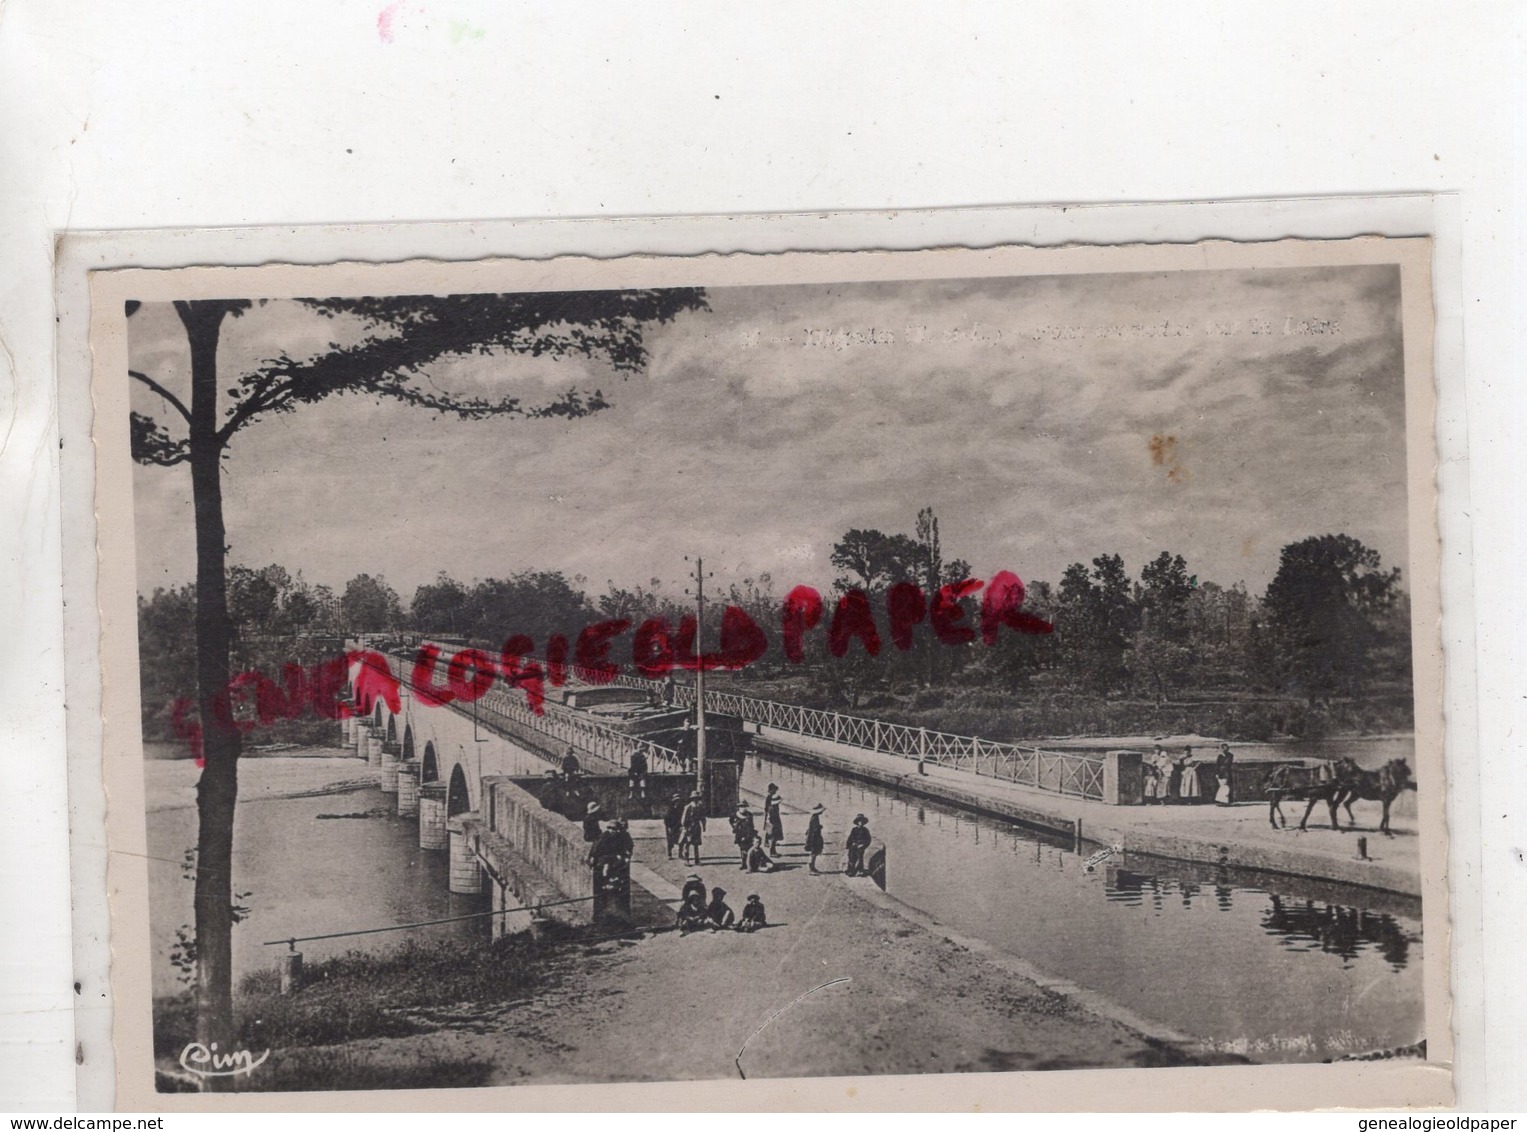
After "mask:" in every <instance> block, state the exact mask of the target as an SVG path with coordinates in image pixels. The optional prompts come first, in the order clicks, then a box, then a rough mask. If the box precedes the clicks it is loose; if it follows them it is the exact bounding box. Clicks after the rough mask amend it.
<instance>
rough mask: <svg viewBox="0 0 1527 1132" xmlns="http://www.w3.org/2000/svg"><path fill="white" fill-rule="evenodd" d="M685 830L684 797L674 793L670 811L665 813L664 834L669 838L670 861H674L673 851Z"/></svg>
mask: <svg viewBox="0 0 1527 1132" xmlns="http://www.w3.org/2000/svg"><path fill="white" fill-rule="evenodd" d="M683 830H684V795H682V794H680V793H679V792H678V791H674V794H673V797H671V798H669V799H668V809H666V810H665V811H663V833H664V834H666V835H667V838H668V859H669V860H670V861H671V860H673V851H674V849H675V848H676V847H677V846H678V844H679V835H680V834H681V833H682V832H683Z"/></svg>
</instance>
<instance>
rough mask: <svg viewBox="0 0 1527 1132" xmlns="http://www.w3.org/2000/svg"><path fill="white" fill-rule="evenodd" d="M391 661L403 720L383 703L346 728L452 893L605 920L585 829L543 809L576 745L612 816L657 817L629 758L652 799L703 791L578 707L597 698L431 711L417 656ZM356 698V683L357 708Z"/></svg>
mask: <svg viewBox="0 0 1527 1132" xmlns="http://www.w3.org/2000/svg"><path fill="white" fill-rule="evenodd" d="M385 655H387V658H388V662H389V664H390V666H391V670H392V672H393V674H394V675H395V676H397V677H398V678H399V679H400V680H401V686H400V703H399V710H398V711H396V712H394V711H393V710H392V709H391V708H390V707H389V706H388V704H387V703H386V702H385V701H384V700H382V699H380V698H378V699H376V701H375V702H374V703H373V704H372V705H371V710H370V711H369V712H368V713H366V714H365V715H362V716H358V717H356V718H353V719H346V720H344V721H343V722H342V724H341V727H342V737H343V738H342V741H343V743H344V744H345V745H346V746H348V747H349V748H350V749H352V750H353V751H354V753H355V755H356V756H358V757H360V758H364V759H365V760H366V761H367V762H368V763H369V764H370V766H372V767H373V768H375V770H376V772H377V774H378V776H379V778H380V784H381V789H382V791H383V792H384V793H387V794H392V795H395V796H396V804H397V812H398V814H399V816H402V817H415V818H417V821H418V829H419V847H420V848H421V849H433V850H448V851H449V854H450V873H449V875H450V890H451V891H452V892H455V893H460V894H474V895H475V894H480V893H483V892H486V893H487V894H488V895H489V896H490V897H491V899H492V909H493V911H494V912H502V911H504V910H505V909H514V908H523V907H526V906H543V905H545V906H547V907H545V909H544V914H545V915H546V916H547V917H548V918H552V919H559V920H564V921H568V922H574V923H578V922H588V921H590V920H591V919H594V918H596V916H597V915H598V914H599V912H600V902H601V898H600V894H598V893H596V892H595V891H594V886H595V878H594V877H593V871H592V870H591V869H590V867H589V865H588V849H589V847H588V845H587V844H585V843H584V841H583V839H582V826H581V824H580V823H578V822H576V821H570V820H568V815H567V814H564V813H559V812H557V810H555V809H550V808H548V807H547V805H546V804H543V800H542V799H543V797H545V796H546V794H547V793H548V790H549V789H554V788H555V784H554V783H553V782H551V781H550V780H549V779H548V778H547V777H546V772H547V771H549V770H551V769H553V768H554V767H555V766H557V765H558V764H559V763H560V761H561V758H562V755H563V754H564V753H565V752H566V750H567V749H568V748H569V747H572V748H574V749H575V750H576V752H577V755H578V758H579V761H580V763H581V764H582V766H583V768H584V770H585V772H586V773H587V775H588V776H589V777H588V778H587V779H585V780H582V785H581V786H580V791H581V792H582V795H583V796H584V797H593V798H595V799H596V800H598V801H599V802H600V803H601V806H602V809H603V812H604V813H605V814H606V815H608V816H615V815H620V816H633V817H648V816H652V815H651V813H650V812H646V811H644V812H634V811H633V810H632V803H631V802H630V800H629V799H628V798H627V797H626V789H625V786H626V780H625V777H624V776H625V774H626V769H627V766H626V764H627V760H628V759H629V757H630V755H631V753H632V752H633V751H636V750H642V751H644V752H645V753H646V754H647V757H648V765H649V768H650V769H649V775H648V782H649V787H648V791H649V793H648V796H649V798H652V799H657V798H667V797H668V796H669V795H670V794H671V793H672V792H673V791H674V790H675V789H678V788H680V787H682V788H683V789H684V790H685V791H686V792H687V791H688V790H689V789H691V788H692V785H693V781H694V778H693V774H692V773H685V772H684V771H683V766H682V763H681V762H680V760H679V758H678V756H677V753H676V752H674V751H673V750H671V749H669V748H666V747H663V746H661V745H659V744H657V743H654V742H652V741H651V740H648V739H644V738H641V737H638V736H633V735H630V734H627V733H624V732H620V731H616V730H614V729H612V728H609V727H606V726H604V725H603V724H601V723H600V722H599V721H598V720H597V719H596V718H594V717H593V716H591V715H589V714H588V713H587V712H581V711H579V710H578V709H577V707H576V706H575V705H576V703H577V701H578V700H579V698H580V697H589V696H597V694H598V692H597V690H595V689H591V688H588V687H586V686H583V687H579V686H576V685H574V686H571V687H567V688H564V689H561V690H557V691H556V694H555V695H554V696H553V695H548V698H547V703H546V705H545V709H544V714H542V715H539V716H538V715H536V714H534V713H533V712H532V711H531V710H530V708H529V706H528V705H527V703H526V701H525V697H524V695H523V694H522V693H520V692H518V691H514V692H510V691H508V690H506V689H504V688H502V687H500V688H495V689H493V690H492V691H490V692H489V693H488V694H487V695H485V696H483V697H482V698H481V699H480V700H477V701H476V702H474V703H472V704H470V705H460V704H448V705H435V704H430V703H425V702H421V700H420V698H419V695H418V692H417V690H416V689H415V688H414V687H413V686H412V685H411V681H410V675H411V672H412V667H413V659H414V657H413V654H412V653H407V654H405V653H400V652H390V653H387V654H385ZM353 675H354V673H352V677H353ZM354 691H355V690H354V686H353V684H352V687H351V701H352V702H354V700H355V695H354ZM552 691H553V690H552V689H548V692H549V693H550V692H552ZM626 695H627V697H628V698H629V697H630V693H629V691H627V692H626ZM733 788H734V789H735V779H734V780H733ZM732 797H733V804H735V793H733V795H732ZM580 806H581V799H580ZM726 812H730V811H729V809H728V810H727V811H726ZM492 922H493V928H494V934H495V936H498V935H501V934H504V933H505V932H512V931H519V930H523V929H525V928H528V927H530V926H531V923H532V917H531V914H530V913H529V912H512V911H511V912H505V913H504V914H502V915H494V916H493V917H492Z"/></svg>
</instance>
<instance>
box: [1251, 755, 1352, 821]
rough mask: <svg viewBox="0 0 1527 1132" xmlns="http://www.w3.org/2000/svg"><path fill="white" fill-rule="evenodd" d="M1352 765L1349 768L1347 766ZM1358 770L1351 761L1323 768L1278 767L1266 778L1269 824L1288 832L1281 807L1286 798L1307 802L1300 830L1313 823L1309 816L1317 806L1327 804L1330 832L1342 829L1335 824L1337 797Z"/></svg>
mask: <svg viewBox="0 0 1527 1132" xmlns="http://www.w3.org/2000/svg"><path fill="white" fill-rule="evenodd" d="M1349 763H1350V764H1351V765H1350V768H1349V767H1348V765H1347V764H1349ZM1356 769H1357V764H1356V763H1353V762H1352V761H1351V760H1350V759H1342V760H1341V761H1339V762H1337V763H1334V764H1329V763H1328V764H1326V765H1324V766H1292V765H1285V766H1280V767H1275V768H1274V769H1273V772H1272V773H1271V774H1270V775H1268V776H1267V785H1266V786H1265V787H1264V789H1265V790H1266V791H1267V821H1268V824H1269V825H1271V826H1272V827H1273V828H1274V829H1278V828H1279V827H1280V826H1281V827H1282V828H1284V829H1287V828H1288V821H1287V819H1285V818H1284V816H1283V807H1282V805H1281V804H1280V803H1281V802H1282V801H1283V799H1284V798H1294V799H1297V800H1301V801H1305V802H1308V803H1309V804H1308V805H1307V806H1305V807H1304V817H1302V818H1300V819H1299V828H1300V829H1301V830H1303V829H1304V828H1305V823H1306V822H1308V821H1309V820H1310V814H1311V812H1313V810H1314V809H1315V803H1316V802H1324V803H1325V804H1326V806H1327V807H1328V808H1329V809H1330V811H1331V828H1332V829H1335V830H1340V829H1341V825H1340V824H1339V823H1338V822H1337V820H1336V795H1337V792H1338V791H1339V790H1341V789H1342V788H1343V785H1344V781H1345V778H1346V776H1347V775H1348V774H1350V773H1351V771H1354V770H1356Z"/></svg>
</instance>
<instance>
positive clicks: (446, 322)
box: [126, 288, 705, 1080]
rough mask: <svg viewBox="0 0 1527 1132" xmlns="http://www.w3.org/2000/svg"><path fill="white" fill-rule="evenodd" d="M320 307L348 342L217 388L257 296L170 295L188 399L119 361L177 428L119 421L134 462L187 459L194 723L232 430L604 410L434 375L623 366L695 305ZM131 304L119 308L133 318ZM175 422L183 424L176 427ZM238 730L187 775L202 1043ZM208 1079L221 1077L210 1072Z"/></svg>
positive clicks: (219, 965)
mask: <svg viewBox="0 0 1527 1132" xmlns="http://www.w3.org/2000/svg"><path fill="white" fill-rule="evenodd" d="M298 302H299V303H301V304H302V305H303V306H305V307H306V308H308V309H309V310H310V311H312V312H315V313H316V314H318V315H320V316H322V317H324V318H328V319H335V320H343V321H345V322H346V323H347V324H349V325H350V327H351V328H352V329H354V330H356V331H357V333H356V334H355V335H354V341H353V342H352V343H351V344H350V345H342V344H340V343H331V344H330V346H329V348H328V349H327V350H326V351H324V352H321V353H319V354H317V355H315V356H312V357H307V358H293V357H290V356H287V355H285V354H282V355H281V356H278V357H276V358H273V359H268V360H266V361H264V362H263V363H261V364H259V365H256V366H255V367H253V368H252V369H250V370H248V371H246V372H243V373H239V374H237V375H234V376H233V377H232V379H231V380H229V381H228V382H227V384H224V380H223V379H222V375H220V374H219V370H218V342H219V339H220V337H221V335H222V330H223V326H224V323H225V322H226V321H227V320H228V319H230V318H239V317H241V316H242V315H244V314H245V313H246V312H247V311H248V310H249V309H250V308H251V306H252V304H251V303H250V301H248V300H242V299H212V300H191V301H177V302H176V303H175V304H174V309H175V313H176V315H177V316H178V317H179V319H180V322H181V324H182V326H183V327H184V328H185V333H186V344H187V347H188V350H189V353H190V370H191V380H190V389H189V391H188V393H187V395H186V396H184V397H182V396H179V395H177V394H176V392H175V391H173V390H171V389H169V388H168V387H166V386H165V385H164V384H163V383H162V382H160V381H159V380H157V379H156V378H155V377H154V376H152V375H150V374H146V373H141V372H139V371H137V370H129V371H128V372H129V375H130V376H131V377H132V379H133V380H135V381H137V382H138V383H139V384H141V385H143V386H144V387H145V388H147V389H148V390H149V391H150V392H151V393H153V394H154V395H155V396H156V397H158V398H159V400H160V401H161V402H162V403H163V405H164V408H165V419H167V420H169V421H170V422H172V423H173V424H175V426H176V431H175V432H171V431H170V429H168V428H166V427H165V425H164V424H163V423H161V421H160V420H158V419H156V418H155V417H152V416H149V415H147V414H144V413H139V412H136V411H133V412H131V414H130V417H129V427H130V435H131V441H132V454H133V459H135V460H137V461H138V462H139V463H142V464H151V465H156V466H159V467H175V466H177V465H179V464H188V465H189V466H190V471H191V493H192V500H193V505H194V509H195V525H196V691H197V702H198V707H199V710H200V715H201V719H202V720H203V721H204V722H207V723H210V721H212V720H213V719H214V718H215V716H214V713H213V707H214V703H215V698H216V697H217V695H218V694H219V692H220V690H221V689H223V688H224V687H225V686H226V685H227V683H228V679H229V675H230V663H231V660H230V651H231V645H232V625H231V622H230V618H229V610H228V591H227V573H226V568H225V567H226V554H227V545H226V544H227V531H226V527H225V522H224V517H223V485H222V461H223V455H224V453H225V451H226V450H227V448H228V445H229V443H230V441H232V439H233V437H234V436H235V435H236V434H237V433H238V432H239V431H240V430H242V429H244V428H246V427H248V426H249V425H251V424H253V423H255V422H256V421H258V420H260V419H262V418H264V417H267V416H269V415H270V414H272V413H290V412H295V411H296V410H298V409H299V408H301V407H302V406H303V405H309V404H313V403H315V402H318V401H322V400H324V399H326V398H328V397H331V396H334V395H335V394H340V393H357V394H365V395H370V396H373V397H375V398H378V399H381V398H388V399H391V400H395V401H399V402H402V403H403V404H406V405H412V406H415V407H418V408H423V409H428V410H431V411H434V412H437V413H452V414H455V415H456V416H457V417H460V418H462V419H469V420H482V419H487V418H491V417H519V418H534V417H564V418H569V419H571V418H578V417H583V416H586V415H587V414H589V413H592V412H596V411H598V410H600V409H603V408H605V407H606V406H607V404H608V403H607V402H606V401H605V399H604V396H603V394H602V393H601V391H600V390H598V389H595V390H594V391H593V392H592V393H585V392H582V391H580V390H578V389H576V388H574V389H569V390H568V391H567V392H565V393H563V394H561V395H560V396H557V397H555V398H553V399H552V400H550V401H546V402H543V403H541V404H527V403H525V402H523V401H522V400H521V399H520V398H518V397H502V398H499V399H497V400H488V399H486V398H483V397H473V396H465V395H455V394H452V393H449V392H443V391H441V390H440V389H439V388H437V387H436V386H435V385H434V384H433V383H432V382H427V381H423V380H421V379H423V378H427V377H428V376H429V369H430V367H431V365H432V364H434V363H436V362H439V361H441V360H442V359H447V358H463V357H468V356H477V357H481V358H484V359H486V361H485V364H486V365H488V366H489V367H490V368H491V364H492V359H495V358H502V357H505V356H510V355H528V356H531V357H544V358H551V359H558V358H565V357H582V358H589V359H595V360H602V361H603V362H605V363H606V364H608V365H609V366H610V367H611V368H612V369H613V370H614V371H615V372H617V373H620V374H628V373H639V372H640V371H641V370H642V369H643V368H644V366H645V364H646V360H647V353H646V347H645V345H644V341H643V331H644V329H645V328H646V327H647V326H649V325H651V324H653V323H665V322H669V321H671V320H672V319H673V318H675V317H676V316H678V315H679V314H680V313H682V312H684V311H691V310H701V309H705V298H704V293H703V292H701V291H699V290H693V289H681V288H674V289H666V290H647V291H580V292H542V293H525V294H514V295H448V296H438V295H437V296H398V297H386V298H360V299H302V300H298ZM139 306H140V304H138V303H136V302H130V303H128V304H127V308H126V314H127V315H128V316H129V317H131V316H132V315H133V314H134V312H135V311H137V310H138V308H139ZM182 429H183V431H182ZM240 750H241V745H240V740H239V735H238V734H237V733H236V732H234V731H232V730H231V729H222V728H218V727H213V726H207V727H205V738H204V758H205V766H204V768H203V770H202V774H201V778H200V780H199V781H198V784H197V802H196V804H197V820H198V834H197V841H198V853H197V861H198V869H197V873H196V897H195V906H196V925H195V929H196V954H197V982H196V994H197V1036H198V1040H200V1041H201V1042H202V1043H203V1044H204V1045H210V1043H211V1042H213V1041H224V1042H226V1041H228V1040H230V1039H231V1038H232V1036H233V1035H232V1025H233V951H232V928H233V900H232V891H231V888H230V877H231V875H232V872H231V866H232V858H233V819H234V809H235V805H236V803H237V800H238V759H239V753H240ZM213 1080H216V1079H215V1078H214V1079H213Z"/></svg>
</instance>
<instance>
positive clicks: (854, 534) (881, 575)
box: [832, 527, 924, 596]
mask: <svg viewBox="0 0 1527 1132" xmlns="http://www.w3.org/2000/svg"><path fill="white" fill-rule="evenodd" d="M923 560H924V552H923V550H922V548H921V547H919V546H918V544H917V543H916V542H915V541H913V540H912V539H911V538H908V537H907V536H906V535H888V534H886V533H885V532H884V531H876V530H867V531H864V530H859V529H858V528H857V527H856V528H854V529H853V530H851V531H849V532H848V533H847V534H845V535H844V536H843V537H842V538H841V539H839V540H838V541H837V542H836V543H834V544H833V548H832V564H833V565H834V566H836V567H837V568H838V569H839V570H843V571H846V573H847V575H848V576H845V577H840V578H839V579H838V581H837V586H838V589H840V590H843V591H845V592H846V591H848V590H851V589H860V590H863V591H864V592H865V593H866V594H869V595H871V596H876V595H878V594H880V593H882V592H884V590H885V589H886V588H887V587H888V586H890V585H892V584H894V583H896V582H906V581H921V580H922V578H923V571H922V570H920V569H919V568H918V566H919V564H920V563H921V562H922V561H923Z"/></svg>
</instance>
